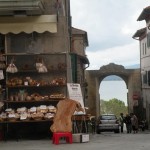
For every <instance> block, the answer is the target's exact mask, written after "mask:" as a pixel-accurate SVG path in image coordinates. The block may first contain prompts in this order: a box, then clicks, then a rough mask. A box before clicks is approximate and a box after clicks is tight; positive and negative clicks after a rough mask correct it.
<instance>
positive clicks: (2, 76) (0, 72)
mask: <svg viewBox="0 0 150 150" xmlns="http://www.w3.org/2000/svg"><path fill="white" fill-rule="evenodd" d="M3 79H4V73H3V70H0V80H3Z"/></svg>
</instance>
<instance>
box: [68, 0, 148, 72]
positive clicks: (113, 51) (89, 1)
mask: <svg viewBox="0 0 150 150" xmlns="http://www.w3.org/2000/svg"><path fill="white" fill-rule="evenodd" d="M70 1H71V2H70V3H71V16H72V26H73V27H75V28H78V29H82V30H84V31H86V32H87V33H88V40H89V47H87V49H86V54H87V57H88V59H89V61H90V67H89V68H88V69H90V70H97V69H99V68H100V67H101V66H103V65H108V64H109V63H115V64H119V65H123V66H130V65H134V64H139V63H140V52H139V41H137V40H134V39H133V38H132V36H133V35H134V33H135V32H136V31H137V30H139V29H141V28H143V27H146V22H145V21H140V22H139V21H137V18H138V17H139V15H140V14H141V12H142V10H143V9H144V8H145V7H147V6H149V5H150V1H149V0H70Z"/></svg>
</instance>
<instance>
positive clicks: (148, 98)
mask: <svg viewBox="0 0 150 150" xmlns="http://www.w3.org/2000/svg"><path fill="white" fill-rule="evenodd" d="M143 20H145V22H146V27H144V28H142V29H139V30H137V31H136V33H135V34H134V35H133V38H134V39H136V40H139V49H140V65H141V85H142V99H143V108H144V111H145V118H143V119H146V120H147V122H148V124H149V125H150V6H148V7H146V8H144V9H143V11H142V12H141V14H140V16H139V17H138V19H137V21H143Z"/></svg>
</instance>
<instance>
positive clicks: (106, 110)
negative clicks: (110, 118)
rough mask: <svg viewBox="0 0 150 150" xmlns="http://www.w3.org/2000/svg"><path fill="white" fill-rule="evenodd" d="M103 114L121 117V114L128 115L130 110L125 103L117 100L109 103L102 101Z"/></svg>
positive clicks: (114, 99) (111, 100)
mask: <svg viewBox="0 0 150 150" xmlns="http://www.w3.org/2000/svg"><path fill="white" fill-rule="evenodd" d="M100 104H101V114H115V115H116V116H117V117H119V115H120V113H123V114H127V113H128V109H127V106H125V103H124V102H123V101H121V100H118V99H117V98H113V99H110V100H109V101H105V100H101V103H100Z"/></svg>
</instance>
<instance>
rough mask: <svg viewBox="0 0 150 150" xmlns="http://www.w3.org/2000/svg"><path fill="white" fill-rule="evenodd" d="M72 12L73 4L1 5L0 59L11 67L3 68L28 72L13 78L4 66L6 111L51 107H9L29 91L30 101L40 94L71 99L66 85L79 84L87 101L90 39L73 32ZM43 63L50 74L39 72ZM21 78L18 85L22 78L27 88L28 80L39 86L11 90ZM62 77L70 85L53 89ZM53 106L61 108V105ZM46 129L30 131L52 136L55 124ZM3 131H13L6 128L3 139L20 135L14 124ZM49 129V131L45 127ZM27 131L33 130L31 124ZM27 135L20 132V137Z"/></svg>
mask: <svg viewBox="0 0 150 150" xmlns="http://www.w3.org/2000/svg"><path fill="white" fill-rule="evenodd" d="M70 11H71V10H70V0H0V52H1V53H0V54H1V55H0V56H5V58H6V59H5V60H6V61H3V62H0V63H6V64H5V65H6V67H7V66H9V65H10V64H11V63H12V62H13V63H14V64H15V65H16V66H17V68H18V70H23V72H19V71H18V72H19V73H18V74H15V73H14V74H9V73H7V71H6V68H5V67H3V68H2V65H1V68H0V70H1V71H3V73H4V79H3V80H0V85H1V87H2V88H4V89H5V91H6V92H5V96H4V97H3V98H1V99H0V101H1V100H2V101H3V100H4V99H5V102H4V103H5V104H6V105H5V109H6V108H8V107H11V108H13V109H16V110H17V109H18V107H23V106H27V107H32V106H34V105H35V106H37V105H39V104H40V103H41V104H44V103H46V104H48V101H47V102H46V101H43V102H39V103H38V102H37V103H35V102H31V103H30V102H25V100H26V99H24V98H23V102H22V103H21V102H20V103H19V102H17V100H15V102H14V103H11V102H10V100H11V98H12V95H13V98H12V99H13V101H14V97H15V96H16V95H19V94H20V92H24V91H25V90H26V91H27V92H28V95H31V94H32V93H38V94H43V95H45V94H47V96H49V95H50V92H51V93H54V94H55V93H56V94H57V92H58V91H59V92H60V93H62V92H63V93H65V96H68V95H67V86H66V83H79V84H80V85H81V89H82V91H83V95H84V91H85V79H84V73H85V69H86V67H88V65H89V61H88V59H87V57H86V53H85V49H86V47H87V46H88V37H87V32H85V31H83V30H80V29H76V28H73V27H72V24H71V16H70ZM39 62H40V63H43V64H45V65H46V67H47V69H48V73H47V74H39V73H38V72H35V65H36V63H39ZM62 67H63V69H64V70H63V69H62ZM31 70H32V71H31ZM33 70H34V71H33ZM16 77H17V78H19V81H21V80H22V79H21V78H23V80H22V81H23V82H24V84H25V82H26V79H27V78H28V79H29V78H33V80H32V81H34V80H37V79H38V80H40V82H39V83H40V84H37V85H36V86H35V85H34V86H26V87H25V85H24V84H23V85H21V86H18V85H17V86H16V87H15V86H14V87H12V88H11V87H10V88H9V87H8V86H9V85H8V83H10V81H12V79H13V80H14V79H16ZM58 77H59V79H60V80H62V79H63V80H64V81H65V84H64V85H60V87H59V86H57V85H56V86H55V85H54V86H51V87H50V85H49V83H50V84H53V83H56V79H57V78H58ZM24 78H25V80H24ZM20 79H21V80H20ZM53 79H54V80H53ZM44 80H46V82H45V81H44ZM8 81H9V82H8ZM22 81H21V82H22ZM43 81H44V82H43ZM47 81H48V82H47ZM53 81H54V82H53ZM15 82H18V79H17V80H16V81H15ZM61 82H62V81H61ZM32 83H33V82H32ZM21 84H22V83H21ZM11 85H12V82H11ZM15 85H16V83H15ZM27 85H28V84H27ZM41 85H42V86H41ZM43 85H44V86H43ZM47 85H48V86H47ZM24 89H25V90H24ZM55 89H57V90H55ZM59 92H58V93H59ZM52 95H53V94H52ZM49 103H51V102H50V101H49ZM53 103H54V104H55V105H56V101H53ZM37 107H38V106H37ZM35 122H36V121H35ZM39 122H40V121H39ZM45 123H46V124H45ZM45 123H44V122H43V121H41V122H40V123H35V124H34V125H33V124H32V123H31V124H32V125H31V126H32V127H33V129H36V128H37V129H38V130H37V131H39V130H40V129H41V130H43V129H48V131H49V126H50V124H49V123H50V122H49V121H47V122H46V121H45ZM24 124H26V123H24ZM44 124H45V125H44ZM4 125H8V128H7V129H6V128H4V133H7V131H10V133H11V130H12V131H16V132H17V133H18V131H19V128H17V127H18V126H17V124H13V125H14V129H15V130H14V129H13V125H12V124H10V122H9V121H8V122H5V124H4ZM47 125H48V127H45V126H47ZM19 127H22V126H19ZM26 127H29V124H28V125H27V126H26ZM33 129H32V131H33ZM27 130H28V129H21V132H23V131H27ZM46 132H47V131H46ZM16 135H18V134H16Z"/></svg>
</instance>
